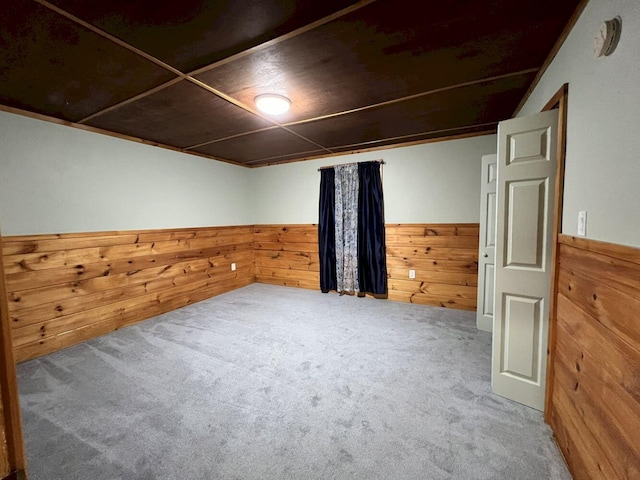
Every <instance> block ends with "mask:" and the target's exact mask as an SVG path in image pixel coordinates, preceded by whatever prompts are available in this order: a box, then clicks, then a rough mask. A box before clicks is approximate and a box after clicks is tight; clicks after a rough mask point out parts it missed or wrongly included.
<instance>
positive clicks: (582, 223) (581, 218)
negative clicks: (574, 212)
mask: <svg viewBox="0 0 640 480" xmlns="http://www.w3.org/2000/svg"><path fill="white" fill-rule="evenodd" d="M586 234H587V211H586V210H580V211H579V212H578V235H580V236H581V237H584V236H585V235H586Z"/></svg>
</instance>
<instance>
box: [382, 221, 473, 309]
mask: <svg viewBox="0 0 640 480" xmlns="http://www.w3.org/2000/svg"><path fill="white" fill-rule="evenodd" d="M386 227H387V228H386V233H387V273H388V276H389V299H390V300H396V301H401V302H411V303H420V304H424V305H435V306H437V307H449V308H458V309H462V310H475V309H476V305H477V295H478V242H479V235H480V226H479V225H478V224H477V223H460V224H453V223H442V224H402V225H399V224H395V225H394V224H387V226H386ZM409 270H415V272H416V278H415V279H410V278H409Z"/></svg>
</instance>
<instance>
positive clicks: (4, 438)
mask: <svg viewBox="0 0 640 480" xmlns="http://www.w3.org/2000/svg"><path fill="white" fill-rule="evenodd" d="M0 246H2V234H0ZM3 265H4V264H3V261H2V255H0V478H4V477H6V476H8V475H9V474H11V473H12V472H20V476H21V477H22V476H23V474H24V470H25V468H26V465H25V461H26V460H25V451H24V441H23V435H22V419H21V417H20V403H19V400H18V382H17V379H16V370H15V360H14V352H13V345H12V341H11V328H10V326H9V308H8V304H7V286H6V283H5V278H4V267H3Z"/></svg>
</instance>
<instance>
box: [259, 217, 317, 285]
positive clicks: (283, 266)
mask: <svg viewBox="0 0 640 480" xmlns="http://www.w3.org/2000/svg"><path fill="white" fill-rule="evenodd" d="M254 235H255V236H254V240H255V243H254V249H255V252H254V253H255V259H256V282H259V283H270V284H272V285H284V286H287V287H300V288H308V289H310V290H320V260H319V257H318V226H317V225H256V227H255V228H254Z"/></svg>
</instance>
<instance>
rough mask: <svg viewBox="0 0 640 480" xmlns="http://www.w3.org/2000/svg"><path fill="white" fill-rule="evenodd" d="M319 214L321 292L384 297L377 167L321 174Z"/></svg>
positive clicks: (363, 165) (352, 166)
mask: <svg viewBox="0 0 640 480" xmlns="http://www.w3.org/2000/svg"><path fill="white" fill-rule="evenodd" d="M319 213H320V217H319V218H320V220H319V227H318V237H319V238H318V240H319V252H320V289H321V290H322V291H323V292H325V293H326V292H328V291H329V290H337V291H338V292H340V293H372V294H375V295H386V293H387V267H386V249H385V231H384V199H383V194H382V179H381V176H380V164H379V162H362V163H359V164H349V165H339V166H336V167H333V168H326V169H322V170H321V179H320V211H319Z"/></svg>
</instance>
